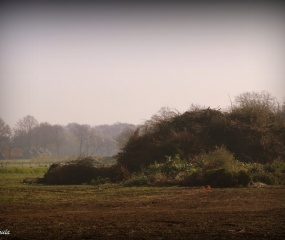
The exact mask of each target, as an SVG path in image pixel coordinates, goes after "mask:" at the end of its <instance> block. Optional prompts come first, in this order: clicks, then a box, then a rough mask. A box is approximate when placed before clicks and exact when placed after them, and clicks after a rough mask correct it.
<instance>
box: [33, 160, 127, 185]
mask: <svg viewBox="0 0 285 240" xmlns="http://www.w3.org/2000/svg"><path fill="white" fill-rule="evenodd" d="M122 179H123V174H122V171H120V169H119V166H118V165H112V166H103V165H102V164H100V163H99V161H98V160H97V159H96V158H93V157H80V158H77V159H75V160H73V161H70V162H67V163H66V164H52V165H51V166H50V167H49V169H48V171H47V173H46V174H45V175H44V177H43V178H42V179H40V180H39V182H40V183H44V184H86V183H105V182H109V181H110V182H117V181H121V180H122Z"/></svg>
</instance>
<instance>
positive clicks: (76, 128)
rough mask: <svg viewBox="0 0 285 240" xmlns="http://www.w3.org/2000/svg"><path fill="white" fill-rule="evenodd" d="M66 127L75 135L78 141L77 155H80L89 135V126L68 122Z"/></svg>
mask: <svg viewBox="0 0 285 240" xmlns="http://www.w3.org/2000/svg"><path fill="white" fill-rule="evenodd" d="M68 128H69V129H70V131H71V132H72V133H73V134H74V135H75V137H76V138H77V141H78V144H79V146H78V155H79V156H80V155H82V149H83V145H84V144H86V142H87V140H88V139H89V137H90V135H89V134H90V130H91V127H90V126H89V125H87V124H78V123H70V124H68Z"/></svg>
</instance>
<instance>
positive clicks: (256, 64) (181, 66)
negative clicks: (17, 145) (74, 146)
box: [0, 6, 285, 126]
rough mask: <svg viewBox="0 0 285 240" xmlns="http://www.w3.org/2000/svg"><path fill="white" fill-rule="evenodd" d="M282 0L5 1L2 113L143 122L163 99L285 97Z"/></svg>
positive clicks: (210, 101) (0, 41)
mask: <svg viewBox="0 0 285 240" xmlns="http://www.w3.org/2000/svg"><path fill="white" fill-rule="evenodd" d="M284 16H285V15H284V12H283V10H281V9H277V8H268V7H266V8H265V7H264V8H250V9H226V8H224V9H218V8H216V9H215V10H213V9H210V8H203V7H201V8H199V9H195V8H194V9H193V8H190V7H189V8H187V7H179V6H177V7H172V8H167V7H165V8H163V7H161V8H154V7H153V8H151V7H149V8H139V7H134V8H123V7H122V8H119V7H113V8H112V7H109V8H108V7H107V6H105V7H99V6H98V7H96V6H93V7H92V8H88V9H87V8H69V9H63V8H32V7H26V8H24V7H22V8H7V10H6V11H5V12H3V13H2V17H1V19H0V20H1V21H0V22H1V23H0V36H1V37H0V52H1V56H0V74H1V75H0V76H1V79H0V84H1V85H0V117H2V119H3V120H4V121H5V122H6V123H8V124H10V125H11V126H13V125H14V124H15V123H16V122H17V121H18V120H19V119H20V118H22V117H24V116H26V115H32V116H34V117H35V118H36V119H37V120H38V121H39V122H45V121H47V122H49V123H51V124H63V125H64V124H67V123H70V122H78V123H87V124H91V125H98V124H112V123H115V122H128V123H134V124H140V123H143V122H144V121H145V120H147V119H149V118H150V117H151V116H152V115H153V114H155V113H156V112H157V111H158V110H159V109H160V108H161V107H165V106H169V107H173V108H176V109H178V110H179V111H181V112H183V111H186V110H187V109H188V108H189V107H190V105H191V104H192V103H193V104H200V105H206V106H211V107H213V108H215V107H218V106H220V107H222V108H223V107H227V106H229V105H230V100H229V96H230V97H231V98H232V99H233V98H234V97H235V96H236V95H238V94H240V93H243V92H247V91H257V92H259V91H263V90H266V91H268V92H270V93H271V94H272V95H273V96H275V97H277V99H278V100H279V101H282V100H283V97H284V96H285V81H284V76H285V74H284V72H285V68H284V60H285V59H284V58H285V54H284V53H285V51H284V50H285V45H284V43H285V41H284V40H285V21H284V20H285V18H284Z"/></svg>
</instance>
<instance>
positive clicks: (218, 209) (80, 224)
mask: <svg viewBox="0 0 285 240" xmlns="http://www.w3.org/2000/svg"><path fill="white" fill-rule="evenodd" d="M15 169H17V168H10V169H9V168H6V170H5V171H4V170H2V171H0V231H5V230H8V231H10V235H3V234H2V235H0V239H5V240H6V239H17V240H21V239H22V240H23V239H280V240H281V239H284V237H285V188H284V186H282V187H281V186H274V187H267V188H228V189H208V190H207V189H206V190H204V189H201V188H182V187H122V186H120V185H118V184H117V185H114V184H113V185H112V184H105V185H96V186H94V185H93V186H92V185H77V186H76V185H68V186H45V185H35V184H32V185H27V184H23V179H24V178H35V177H42V176H43V174H44V172H45V171H46V170H47V168H46V167H40V168H39V167H34V168H33V167H26V168H24V169H23V168H21V169H22V170H21V171H20V170H18V172H17V170H15ZM18 169H20V168H18Z"/></svg>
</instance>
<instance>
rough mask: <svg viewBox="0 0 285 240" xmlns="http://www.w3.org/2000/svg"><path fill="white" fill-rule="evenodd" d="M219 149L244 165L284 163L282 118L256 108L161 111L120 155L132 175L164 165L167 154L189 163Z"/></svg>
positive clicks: (119, 158)
mask: <svg viewBox="0 0 285 240" xmlns="http://www.w3.org/2000/svg"><path fill="white" fill-rule="evenodd" d="M221 146H224V147H225V148H226V149H228V150H229V151H230V152H231V153H233V155H234V156H235V158H237V159H238V160H239V161H242V162H246V163H248V162H256V163H262V164H265V163H270V162H272V161H273V160H274V159H277V158H280V159H285V124H284V118H282V117H281V115H280V114H279V113H274V112H271V111H270V110H268V109H267V110H264V109H259V108H257V107H255V108H249V109H247V108H234V109H232V111H230V112H222V111H220V110H216V109H210V108H208V109H198V110H193V111H187V112H185V113H183V114H179V113H175V112H163V113H162V114H160V115H156V116H154V117H153V118H152V119H151V120H150V121H148V122H146V124H145V125H143V126H142V127H140V128H139V129H138V130H137V131H136V132H135V133H134V134H133V136H131V138H130V139H129V141H128V142H127V144H126V145H125V147H124V148H123V149H122V151H121V152H120V153H119V154H118V156H117V157H118V162H119V163H120V164H121V165H122V166H124V167H125V168H127V169H128V170H129V171H131V172H133V171H140V169H141V168H142V167H147V166H149V165H150V164H153V163H154V162H157V163H163V162H165V161H166V156H175V155H176V154H179V156H181V157H182V158H183V159H186V160H188V159H189V160H191V159H193V158H195V156H197V155H199V154H201V153H203V152H204V153H208V152H210V151H213V150H214V149H216V148H217V147H221Z"/></svg>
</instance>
